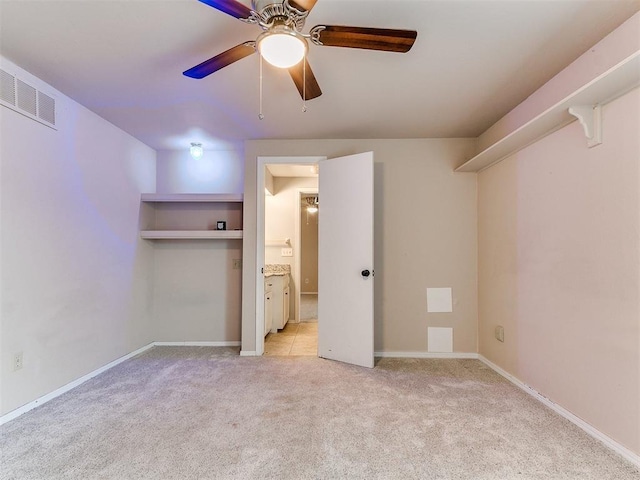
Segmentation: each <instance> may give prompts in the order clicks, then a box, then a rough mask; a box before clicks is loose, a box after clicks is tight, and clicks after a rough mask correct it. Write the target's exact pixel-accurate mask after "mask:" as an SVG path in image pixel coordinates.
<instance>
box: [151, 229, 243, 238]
mask: <svg viewBox="0 0 640 480" xmlns="http://www.w3.org/2000/svg"><path fill="white" fill-rule="evenodd" d="M140 236H141V237H142V238H145V239H147V240H198V239H206V240H233V239H241V238H242V230H142V231H141V232H140Z"/></svg>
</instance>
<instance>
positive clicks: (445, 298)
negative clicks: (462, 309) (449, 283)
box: [427, 288, 453, 313]
mask: <svg viewBox="0 0 640 480" xmlns="http://www.w3.org/2000/svg"><path fill="white" fill-rule="evenodd" d="M427 312H428V313H440V312H445V313H448V312H453V301H452V295H451V288H427Z"/></svg>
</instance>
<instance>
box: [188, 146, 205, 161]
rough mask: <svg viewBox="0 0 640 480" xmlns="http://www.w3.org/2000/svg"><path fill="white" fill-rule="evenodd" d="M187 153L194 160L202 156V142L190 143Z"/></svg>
mask: <svg viewBox="0 0 640 480" xmlns="http://www.w3.org/2000/svg"><path fill="white" fill-rule="evenodd" d="M189 153H190V154H191V156H192V157H193V158H194V159H196V160H198V159H200V158H202V155H204V150H203V149H202V144H201V143H192V144H191V147H190V148H189Z"/></svg>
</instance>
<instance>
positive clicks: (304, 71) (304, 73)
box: [302, 52, 307, 113]
mask: <svg viewBox="0 0 640 480" xmlns="http://www.w3.org/2000/svg"><path fill="white" fill-rule="evenodd" d="M302 61H303V62H304V63H303V64H302V113H304V112H306V111H307V52H305V53H304V55H303V57H302Z"/></svg>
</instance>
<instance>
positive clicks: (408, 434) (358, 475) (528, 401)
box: [0, 347, 640, 480]
mask: <svg viewBox="0 0 640 480" xmlns="http://www.w3.org/2000/svg"><path fill="white" fill-rule="evenodd" d="M0 451H1V460H2V462H1V466H0V478H2V479H4V480H9V479H29V480H31V479H83V480H87V479H118V480H125V479H163V480H164V479H166V480H169V479H181V480H188V479H541V480H542V479H545V480H546V479H581V480H588V479H593V480H606V479H611V480H613V479H615V480H623V479H639V478H640V472H639V471H638V470H637V469H636V468H635V467H634V466H633V465H631V464H630V463H628V462H626V461H625V460H623V459H622V458H620V457H618V456H617V455H616V454H615V453H613V452H611V451H610V450H608V449H607V448H605V447H604V446H603V445H601V444H600V443H599V442H597V441H596V440H594V439H592V438H591V437H589V436H588V435H587V434H585V433H584V432H582V431H581V430H580V429H578V428H577V427H575V426H574V425H573V424H571V423H570V422H568V421H567V420H565V419H563V418H562V417H560V416H558V415H557V414H555V413H554V412H553V411H551V410H549V409H547V408H546V407H544V406H543V405H541V404H540V403H538V402H537V401H536V400H534V399H533V398H531V397H530V396H528V395H527V394H525V393H524V392H522V391H521V390H519V389H518V388H516V387H515V386H513V385H512V384H510V383H508V382H507V381H506V380H505V379H503V378H502V377H500V376H499V375H498V374H496V373H495V372H493V371H492V370H490V369H489V368H488V367H486V366H485V365H484V364H482V363H481V362H479V361H477V360H424V359H423V360H409V359H382V360H380V361H379V362H378V364H377V366H376V368H374V369H365V368H359V367H354V366H350V365H345V364H341V363H338V362H331V361H327V360H322V359H318V358H314V357H269V358H265V357H263V358H251V357H239V356H237V350H234V349H224V348H211V347H155V348H153V349H152V350H149V351H148V352H145V353H144V354H142V355H140V356H138V357H136V358H133V359H130V360H128V361H126V362H124V363H122V364H120V365H118V366H117V367H114V368H113V369H111V370H109V371H107V372H105V373H103V374H101V375H99V376H97V377H95V378H94V379H92V380H90V381H88V382H86V383H84V384H83V385H81V386H79V387H77V388H75V389H74V390H72V391H70V392H68V393H66V394H64V395H62V396H60V397H58V398H57V399H55V400H53V401H51V402H49V403H47V404H45V405H43V406H41V407H39V408H37V409H35V410H32V411H31V412H29V413H27V414H25V415H23V416H21V417H19V418H18V419H16V420H13V421H11V422H9V423H7V424H5V425H4V426H2V427H0Z"/></svg>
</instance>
